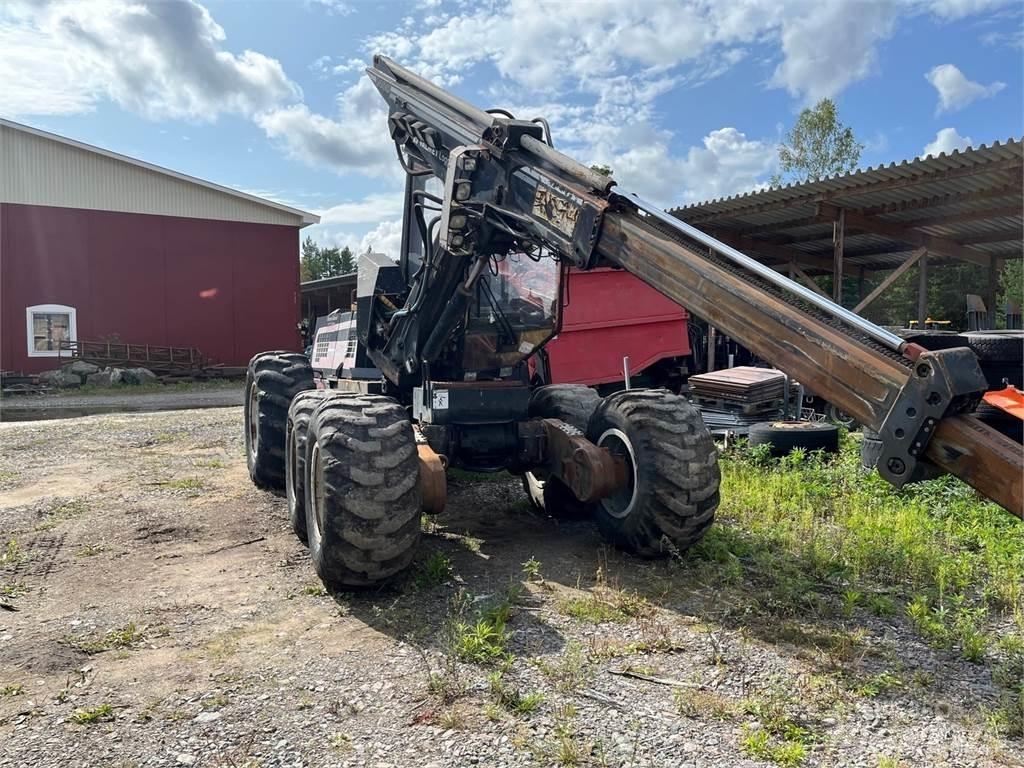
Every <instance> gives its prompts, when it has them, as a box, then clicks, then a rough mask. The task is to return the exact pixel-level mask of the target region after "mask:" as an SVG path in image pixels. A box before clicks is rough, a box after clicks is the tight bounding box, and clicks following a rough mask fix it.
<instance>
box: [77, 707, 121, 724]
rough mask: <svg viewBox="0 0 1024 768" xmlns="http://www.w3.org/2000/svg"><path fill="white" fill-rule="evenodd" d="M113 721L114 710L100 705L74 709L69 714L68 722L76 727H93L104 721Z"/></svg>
mask: <svg viewBox="0 0 1024 768" xmlns="http://www.w3.org/2000/svg"><path fill="white" fill-rule="evenodd" d="M113 719H114V708H113V707H112V706H110V705H109V704H100V705H99V706H98V707H90V708H88V709H76V710H75V711H74V712H72V713H71V717H70V720H71V722H73V723H76V724H77V725H95V724H96V723H100V722H103V721H105V720H113Z"/></svg>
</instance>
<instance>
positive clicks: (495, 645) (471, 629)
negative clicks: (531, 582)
mask: <svg viewBox="0 0 1024 768" xmlns="http://www.w3.org/2000/svg"><path fill="white" fill-rule="evenodd" d="M522 589H523V588H522V585H520V584H516V583H512V584H510V585H509V586H508V588H507V589H506V590H505V593H504V594H503V595H502V596H501V598H500V599H498V600H497V601H495V602H491V603H490V604H487V605H485V606H484V607H483V608H482V609H480V610H478V611H477V612H476V613H475V614H473V615H472V616H471V617H469V618H468V619H467V618H466V617H465V613H466V611H465V605H466V604H467V600H466V596H465V595H464V594H463V595H460V596H457V598H456V599H455V600H454V601H453V604H454V605H455V608H456V614H457V615H459V614H462V615H463V618H461V619H457V620H456V621H454V622H453V623H452V624H451V626H450V631H449V641H448V644H449V648H450V650H451V652H452V653H453V654H454V655H455V656H456V657H457V658H459V659H461V660H462V661H469V662H473V663H475V664H494V663H497V662H505V663H509V662H511V661H512V658H513V656H512V654H511V653H509V651H508V649H507V646H508V640H509V634H508V630H507V629H506V625H507V623H508V621H509V619H510V618H512V615H513V613H514V612H515V606H516V603H517V601H518V600H519V598H520V596H521V595H522Z"/></svg>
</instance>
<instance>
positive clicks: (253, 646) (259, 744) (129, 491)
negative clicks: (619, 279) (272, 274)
mask: <svg viewBox="0 0 1024 768" xmlns="http://www.w3.org/2000/svg"><path fill="white" fill-rule="evenodd" d="M240 424H241V409H240V408H223V409H213V410H202V411H181V412H174V413H155V414H134V415H118V416H92V417H86V418H82V419H69V420H62V421H53V422H27V423H22V424H3V425H0V547H2V546H4V545H6V544H7V542H8V541H11V540H13V541H14V542H16V543H15V544H14V545H13V546H9V547H8V549H7V554H6V555H5V557H6V561H5V562H4V564H3V565H2V567H0V587H2V588H3V589H4V592H5V594H6V595H7V596H6V597H4V598H3V600H4V601H5V602H6V605H7V606H8V610H0V689H4V695H0V744H2V747H0V766H29V765H60V766H118V768H129V766H164V765H166V766H176V765H195V766H284V765H311V766H321V765H325V766H326V765H339V766H394V767H398V766H410V765H416V766H419V767H421V768H434V767H436V766H464V765H482V766H520V765H523V766H526V765H552V764H561V765H609V766H665V767H668V766H712V765H715V766H721V765H730V766H732V765H735V766H758V765H768V764H769V763H766V762H764V761H762V760H757V759H753V758H752V757H750V756H749V755H750V751H749V750H747V751H744V750H743V749H742V748H741V743H743V741H744V739H745V738H746V737H747V736H748V735H749V733H750V732H751V729H752V728H753V729H755V730H756V729H757V728H758V727H759V726H758V722H759V721H758V716H757V715H755V714H751V713H750V711H748V710H749V709H750V706H749V705H747V707H746V710H744V709H743V707H741V704H740V703H741V702H742V701H744V700H747V701H749V700H751V697H753V698H755V699H757V700H759V701H762V702H767V704H766V706H768V704H770V703H771V702H772V701H775V700H784V701H785V702H788V703H787V705H786V706H788V707H790V711H791V713H792V711H794V710H793V708H795V711H796V712H797V714H795V715H792V717H793V718H794V722H799V723H801V724H802V725H803V726H806V729H807V730H811V729H813V732H814V734H815V735H814V738H813V739H811V741H810V747H809V754H808V757H807V762H806V764H808V765H821V766H832V765H863V766H878V765H880V764H883V765H884V764H886V763H881V762H880V761H881V760H882V759H885V758H891V759H892V760H894V761H897V762H892V763H888V765H892V766H895V765H922V766H924V765H929V766H931V765H944V766H967V765H977V766H994V765H1015V764H1020V756H1021V754H1022V753H1021V751H1020V744H1019V742H1008V741H1004V740H1000V739H999V738H996V737H993V736H990V735H988V734H987V733H986V731H985V729H984V726H983V722H982V720H981V718H980V716H979V715H978V712H979V711H981V710H982V709H983V708H984V707H985V706H986V705H988V704H990V703H991V702H992V700H993V697H994V695H995V693H994V690H993V688H992V685H991V681H990V680H989V679H988V677H987V673H985V672H983V670H982V669H981V668H979V667H977V666H975V665H971V664H967V663H965V662H962V661H960V660H958V659H957V658H956V657H955V656H952V655H949V654H943V653H941V652H938V651H933V650H931V649H929V648H928V647H926V646H924V645H923V644H922V643H920V642H919V641H917V640H915V639H914V638H913V637H912V636H911V634H910V633H909V631H907V629H906V627H905V626H903V623H902V622H901V621H900V620H899V619H893V620H889V621H883V620H880V619H876V618H874V617H860V621H859V623H858V624H857V632H858V633H859V634H858V639H857V640H856V642H853V641H851V642H852V643H853V645H854V646H855V648H854V651H853V652H851V653H848V654H847V655H842V653H843V652H842V649H837V648H836V647H834V646H833V645H832V644H831V641H829V644H828V653H827V654H826V653H825V652H824V651H823V650H822V648H817V647H814V645H813V643H812V644H810V645H808V644H807V643H804V644H803V645H796V644H792V643H790V642H779V641H777V640H776V639H775V638H773V637H771V636H767V635H766V634H765V633H764V632H763V631H761V630H760V629H759V627H758V626H757V625H755V624H754V623H753V622H747V621H746V619H745V618H744V614H743V611H742V605H739V604H737V603H735V602H734V601H735V600H736V595H734V594H732V593H728V592H724V591H720V590H719V589H718V586H717V585H715V584H701V583H699V582H698V580H697V575H696V573H695V572H694V571H691V570H688V569H687V566H686V565H685V564H679V563H673V562H657V563H645V562H639V561H637V560H634V559H631V558H628V557H623V556H621V555H618V554H615V553H609V552H608V551H607V550H605V549H604V548H603V547H602V545H601V543H600V540H599V538H598V536H597V533H596V530H595V529H594V528H593V527H592V526H591V525H590V524H589V523H587V522H579V523H573V524H557V523H555V522H554V521H552V520H547V519H543V518H540V517H537V516H536V515H535V514H533V513H532V512H531V511H530V510H529V508H528V506H527V504H526V502H525V498H524V497H523V495H522V492H521V489H520V488H519V486H518V484H517V483H516V482H515V481H509V480H504V481H498V482H487V483H469V482H467V481H466V480H465V479H463V480H462V481H461V482H459V481H456V482H454V483H453V484H452V487H451V497H450V502H449V510H448V511H447V512H446V513H445V514H444V515H442V516H441V517H440V518H439V519H438V520H437V523H436V524H434V525H431V526H429V527H430V532H429V533H428V534H427V535H426V536H425V538H424V541H423V545H422V556H421V558H420V566H419V569H420V570H418V571H416V572H415V573H414V574H413V575H412V576H411V577H410V579H409V580H408V581H407V582H406V583H405V584H404V585H401V586H400V587H399V588H392V589H388V590H385V591H381V592H377V593H373V594H363V595H339V596H334V597H332V596H329V595H326V594H324V593H323V591H322V589H321V588H320V586H319V583H318V582H317V581H316V579H315V576H314V574H313V573H312V570H311V567H310V566H309V564H308V562H307V558H306V554H305V550H304V548H303V547H302V546H301V544H300V543H299V542H298V541H297V540H296V539H295V537H294V536H293V535H292V534H291V532H290V530H289V529H288V525H287V518H286V510H285V505H284V501H283V499H282V498H280V497H277V496H275V495H272V494H270V493H267V492H264V491H260V490H258V489H256V488H254V487H253V486H252V485H251V484H250V482H249V480H248V476H247V474H246V471H245V464H244V457H243V453H242V445H241V435H240V432H241V429H240ZM437 553H441V554H442V555H443V556H444V557H446V558H447V559H448V560H449V561H450V563H451V566H452V571H453V575H452V576H451V577H450V578H446V579H443V582H444V583H432V582H431V581H430V580H429V579H425V578H423V577H421V576H418V574H422V573H423V570H422V569H423V568H424V565H423V564H424V563H425V562H426V561H427V560H428V559H429V558H430V557H431V556H432V555H434V556H435V559H437V558H438V557H439V556H438V555H437ZM531 558H534V559H535V561H537V562H538V563H539V566H538V568H537V570H538V571H539V575H538V574H537V573H534V574H533V577H532V578H527V576H526V575H524V571H523V567H522V564H523V563H525V562H527V561H529V560H530V559H531ZM441 559H443V558H441ZM596 580H597V581H600V583H602V584H604V585H605V588H604V591H599V592H598V593H597V595H598V597H599V598H600V599H599V600H598V601H597V602H599V603H600V602H611V603H613V607H614V606H619V603H618V602H616V601H618V600H620V599H621V598H622V597H623V596H630V595H632V596H634V597H635V598H636V600H638V601H639V600H640V598H639V596H638V595H642V596H643V598H645V599H644V600H643V601H641V604H640V607H639V608H638V609H637V610H636V611H635V612H633V613H632V614H631V612H630V611H628V610H627V611H626V613H625V614H623V612H622V611H621V610H619V608H618V607H615V610H614V611H612V614H613V618H614V620H612V621H607V622H603V623H597V624H595V623H590V622H588V621H586V620H585V619H580V618H578V617H577V618H574V617H572V616H570V615H567V613H571V611H568V610H567V609H566V607H565V606H566V605H569V604H571V603H572V601H574V600H576V601H579V600H587V599H590V597H591V593H590V592H589V591H588V590H590V589H591V588H592V587H593V586H594V584H595V581H596ZM510 582H511V583H514V584H517V585H522V589H523V590H524V591H523V593H522V594H521V595H520V596H519V598H518V599H517V600H516V608H515V611H514V613H513V616H512V618H511V620H510V622H509V630H510V633H511V637H510V641H509V647H508V650H509V651H510V652H511V653H513V654H514V655H515V657H516V660H515V661H514V662H513V663H512V664H511V665H510V666H509V668H508V670H507V671H506V672H505V674H504V680H505V684H507V685H508V686H509V687H510V688H515V689H516V690H517V691H519V692H520V693H522V694H523V695H526V694H527V693H530V692H536V693H539V694H540V695H541V697H542V698H540V699H539V704H537V706H536V707H535V708H534V709H533V710H532V711H515V708H514V707H509V706H505V707H504V708H502V707H499V706H496V705H495V704H494V702H495V701H498V699H499V698H500V697H496V695H495V684H494V683H493V682H489V681H488V675H489V674H491V673H492V671H493V668H488V667H484V666H480V665H475V664H467V663H462V662H457V661H455V660H454V658H453V657H452V655H451V653H450V647H449V643H448V638H449V636H450V633H451V628H452V617H453V616H455V617H458V616H469V615H472V610H473V606H474V605H476V604H477V603H479V602H481V600H486V599H493V598H494V596H495V595H499V594H501V593H502V592H503V591H504V590H505V589H506V588H507V587H508V585H509V584H510ZM11 608H13V609H16V610H10V609H11ZM810 630H813V631H814V632H817V633H818V635H815V636H820V637H823V638H832V637H836V636H845V635H843V634H842V633H849V630H850V627H848V626H846V625H844V624H843V623H842V622H838V621H837V622H834V623H830V624H828V625H824V624H821V625H818V626H813V627H810V628H809V631H810ZM822 644H823V646H824V645H825V641H824V640H823V641H822ZM837 654H839V656H838V662H837ZM837 664H839V665H846V666H847V667H848V668H849V669H850V670H853V671H856V672H857V673H858V674H862V675H863V676H864V677H865V679H873V678H872V677H871V676H873V675H874V676H876V677H877V676H878V675H879V673H880V672H881V671H882V670H884V669H895V668H896V667H897V666H898V667H899V669H900V670H901V672H900V675H901V680H903V681H905V682H901V683H900V684H899V685H898V686H896V685H893V686H892V687H891V689H888V688H887V690H886V691H885V693H883V694H882V695H877V694H872V695H870V696H866V695H854V694H852V693H850V692H849V690H847V689H845V688H842V687H839V686H837V684H836V683H835V676H834V674H833V670H834V669H835V668H836V665H837ZM623 672H624V673H626V674H625V675H623V674H616V673H623ZM431 673H433V674H434V678H433V681H434V682H433V684H431V682H430V675H431ZM916 680H920V681H923V682H922V683H921V685H917V684H916V683H914V682H912V681H916ZM694 692H696V693H694ZM695 697H696V698H695ZM688 702H689V704H688ZM694 703H696V705H697V706H693V704H694ZM523 709H524V710H525V707H523ZM761 720H762V721H763V722H767V721H766V720H764V718H763V717H762V718H761Z"/></svg>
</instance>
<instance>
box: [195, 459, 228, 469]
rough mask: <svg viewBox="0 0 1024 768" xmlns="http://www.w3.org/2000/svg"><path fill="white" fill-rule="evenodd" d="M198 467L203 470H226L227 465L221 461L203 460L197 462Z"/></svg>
mask: <svg viewBox="0 0 1024 768" xmlns="http://www.w3.org/2000/svg"><path fill="white" fill-rule="evenodd" d="M196 466H197V467H201V468H202V469H225V468H226V467H227V463H226V462H224V461H222V460H220V459H201V460H199V461H197V462H196Z"/></svg>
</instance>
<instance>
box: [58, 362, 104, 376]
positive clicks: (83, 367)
mask: <svg viewBox="0 0 1024 768" xmlns="http://www.w3.org/2000/svg"><path fill="white" fill-rule="evenodd" d="M64 370H65V371H70V372H71V373H73V374H75V375H76V376H83V377H84V376H89V375H90V374H93V373H99V371H100V367H99V366H98V365H93V364H92V363H87V362H86V361H85V360H75V361H74V362H73V363H71V364H70V365H65V366H64Z"/></svg>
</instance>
